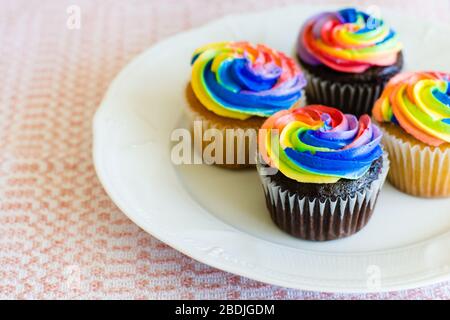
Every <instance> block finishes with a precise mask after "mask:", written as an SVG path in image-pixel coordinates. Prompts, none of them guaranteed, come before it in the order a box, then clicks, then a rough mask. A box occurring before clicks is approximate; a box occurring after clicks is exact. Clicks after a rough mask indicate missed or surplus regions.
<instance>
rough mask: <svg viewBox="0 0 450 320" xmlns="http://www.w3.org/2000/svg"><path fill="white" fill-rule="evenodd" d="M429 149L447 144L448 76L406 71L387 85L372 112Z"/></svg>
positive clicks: (449, 125) (449, 134)
mask: <svg viewBox="0 0 450 320" xmlns="http://www.w3.org/2000/svg"><path fill="white" fill-rule="evenodd" d="M372 114H373V116H374V118H375V119H376V120H377V121H379V122H392V123H395V124H398V125H400V126H401V127H402V128H403V129H404V130H405V131H406V132H408V133H409V134H410V135H412V136H413V137H414V138H416V139H417V140H420V141H422V142H424V143H426V144H428V145H431V146H439V145H441V144H443V143H445V142H450V74H448V73H442V72H406V73H401V74H398V75H396V76H395V77H393V78H392V79H391V80H390V81H389V82H388V83H387V85H386V87H385V89H384V91H383V93H382V95H381V97H380V98H379V99H378V100H377V101H376V103H375V106H374V109H373V111H372Z"/></svg>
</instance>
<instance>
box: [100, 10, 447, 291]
mask: <svg viewBox="0 0 450 320" xmlns="http://www.w3.org/2000/svg"><path fill="white" fill-rule="evenodd" d="M289 7H304V5H294V6H285V7H281V8H276V9H275V10H277V11H278V10H283V9H286V8H289ZM275 10H271V11H275ZM391 11H394V12H395V10H391ZM268 12H269V10H264V11H259V12H252V13H243V14H230V15H225V16H223V17H221V18H219V19H216V20H212V21H210V22H207V23H205V24H203V25H201V26H198V27H195V28H191V29H189V30H185V31H183V32H180V33H177V34H175V35H173V36H170V37H167V38H165V39H162V40H161V41H158V42H156V43H154V44H153V45H152V46H150V47H149V48H147V49H145V50H144V51H143V52H141V53H140V54H138V55H137V56H136V57H134V58H133V59H132V60H131V61H130V62H128V63H127V64H126V65H125V66H124V67H123V68H122V69H121V70H120V72H119V73H118V74H117V75H116V76H115V78H114V80H113V81H112V82H111V83H110V85H109V87H108V89H107V90H106V93H105V95H104V97H103V99H102V101H101V102H100V105H99V107H98V109H97V110H96V112H95V115H94V117H93V123H92V129H93V143H92V153H93V160H94V161H93V164H94V169H95V172H96V174H97V177H98V179H99V181H100V183H101V185H102V186H103V188H104V190H105V192H106V193H107V194H108V196H109V197H110V198H111V200H112V201H113V202H114V204H115V205H116V206H117V207H118V208H119V209H120V210H121V211H122V212H123V213H124V214H125V215H126V216H127V217H128V218H129V219H130V220H131V221H133V223H135V224H136V225H137V226H139V227H140V228H141V229H143V230H144V231H145V232H147V233H149V234H150V235H152V236H154V237H155V238H157V239H158V240H160V241H162V242H164V243H166V244H167V245H169V246H170V247H172V248H174V249H175V250H177V251H180V252H181V253H183V254H185V255H186V256H188V257H190V258H192V259H194V260H196V261H199V262H201V263H205V264H207V265H209V266H212V267H214V268H217V269H219V270H223V271H226V272H230V273H233V274H237V275H240V276H244V277H247V278H249V279H253V280H256V281H260V282H263V283H269V284H272V285H278V286H283V287H287V288H293V289H299V290H309V291H323V292H332V293H373V292H391V291H398V290H407V289H412V288H417V287H422V286H428V285H433V284H436V283H439V282H442V281H449V280H450V271H448V270H447V272H443V273H441V274H437V275H433V276H429V277H428V278H423V279H420V280H411V281H405V282H403V283H401V284H397V285H390V286H388V287H386V286H382V287H380V288H377V289H376V290H370V289H369V288H362V287H358V288H350V287H336V286H328V285H322V284H317V285H309V284H307V283H304V284H300V285H298V284H295V285H294V284H292V283H288V282H285V281H283V280H280V279H276V278H273V279H270V280H268V275H267V274H265V275H259V274H251V273H249V272H247V270H245V272H244V271H243V269H239V268H233V267H231V265H228V266H227V267H224V264H223V262H222V263H221V259H220V258H219V259H217V258H214V257H213V256H211V255H208V254H205V253H203V252H202V251H200V250H198V249H197V248H195V247H191V248H190V249H189V250H188V249H186V247H185V246H183V245H182V244H179V243H176V242H175V241H172V240H173V239H171V237H170V236H169V235H166V234H164V232H159V231H158V230H155V229H152V228H150V226H149V225H148V224H144V223H143V222H142V221H140V220H139V219H138V217H139V215H140V214H138V213H132V211H134V210H133V208H129V207H127V206H126V204H125V203H124V202H122V200H121V199H120V197H118V196H117V194H116V193H115V191H113V189H114V188H113V187H111V186H110V184H109V181H108V179H107V178H106V175H105V173H104V171H103V170H104V167H103V166H102V158H101V155H100V149H101V148H100V147H99V139H98V137H99V135H100V134H99V131H100V130H101V129H100V128H101V123H102V116H103V113H105V112H106V111H105V110H106V109H107V105H108V97H109V96H110V95H111V93H112V92H113V91H114V89H115V86H116V83H117V82H118V81H119V79H121V78H122V77H123V75H124V74H125V73H126V71H127V70H128V69H130V68H131V67H132V66H133V65H135V64H137V63H138V62H139V61H140V60H141V59H144V58H145V57H146V56H147V55H148V54H150V52H151V51H152V50H155V49H156V48H158V47H160V46H163V45H164V44H165V43H167V42H170V41H174V39H176V38H177V37H180V36H183V35H185V34H187V33H195V32H200V31H201V30H202V29H207V28H210V27H211V26H212V25H214V24H217V23H219V22H221V21H226V20H228V19H231V18H233V17H238V18H242V17H244V16H247V15H263V14H267V13H268ZM172 167H173V166H172ZM222 222H223V221H222ZM223 223H224V222H223ZM233 229H235V228H234V227H233ZM235 231H236V232H238V233H242V234H245V235H246V236H249V237H255V236H253V235H251V234H247V233H245V232H244V231H242V230H238V229H235ZM448 233H450V231H449V232H447V233H443V234H439V235H436V236H434V237H430V238H427V239H425V240H423V241H418V242H414V243H412V244H408V245H405V246H401V247H398V248H392V249H386V250H374V251H369V252H354V253H351V252H350V253H331V252H330V253H328V252H326V251H324V252H322V251H321V252H316V251H314V250H308V249H298V250H302V251H303V252H306V251H310V252H315V253H316V254H320V255H327V254H332V255H339V254H341V255H342V256H349V255H351V256H353V255H361V256H363V255H368V254H379V253H386V252H393V251H397V250H402V249H403V250H404V249H405V248H407V247H411V248H412V247H415V246H417V245H418V244H424V243H427V242H431V241H433V240H435V239H436V238H440V237H443V236H445V235H446V234H448ZM258 240H259V241H266V242H268V241H267V240H265V239H261V238H258ZM277 245H279V246H281V245H280V244H277ZM194 251H195V252H194Z"/></svg>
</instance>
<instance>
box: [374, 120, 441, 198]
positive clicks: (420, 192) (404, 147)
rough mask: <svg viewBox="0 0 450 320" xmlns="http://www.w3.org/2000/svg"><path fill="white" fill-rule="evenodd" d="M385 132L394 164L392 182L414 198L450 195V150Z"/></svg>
mask: <svg viewBox="0 0 450 320" xmlns="http://www.w3.org/2000/svg"><path fill="white" fill-rule="evenodd" d="M382 130H383V144H384V146H385V148H386V149H387V151H388V152H389V159H390V161H391V170H390V172H389V175H388V180H389V182H390V183H392V184H393V185H394V186H395V187H396V188H397V189H399V190H401V191H403V192H405V193H408V194H410V195H413V196H418V197H427V198H435V197H449V196H450V148H449V149H446V150H441V149H440V148H437V147H424V146H419V145H413V144H411V143H410V142H405V141H403V140H402V139H400V138H397V137H395V136H394V135H392V134H390V133H389V132H387V131H386V130H385V129H383V128H382Z"/></svg>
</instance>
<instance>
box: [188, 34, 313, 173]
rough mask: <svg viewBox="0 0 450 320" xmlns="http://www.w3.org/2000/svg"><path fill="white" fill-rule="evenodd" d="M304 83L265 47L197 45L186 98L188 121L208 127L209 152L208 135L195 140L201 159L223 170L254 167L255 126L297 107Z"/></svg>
mask: <svg viewBox="0 0 450 320" xmlns="http://www.w3.org/2000/svg"><path fill="white" fill-rule="evenodd" d="M305 85H306V80H305V78H304V76H303V74H302V73H301V71H300V68H299V67H298V65H297V64H296V62H295V61H294V60H293V59H291V58H289V57H287V56H286V55H285V54H284V53H282V52H278V51H276V50H273V49H271V48H269V47H267V46H265V45H262V44H258V45H253V44H250V43H248V42H220V43H211V44H208V45H205V46H204V47H201V48H198V49H197V50H196V51H195V52H194V54H193V57H192V78H191V81H190V83H189V84H188V85H187V87H186V97H187V102H188V113H189V114H190V116H191V119H192V120H193V123H197V124H200V125H198V126H197V129H198V128H199V129H198V130H197V131H203V132H206V131H208V129H211V130H209V132H210V133H211V132H212V133H213V135H214V136H215V138H216V139H215V141H214V143H215V146H216V148H215V150H214V151H213V152H209V151H210V149H211V148H210V147H211V144H210V141H208V140H209V139H202V141H203V142H202V143H201V144H199V145H200V147H201V148H200V149H201V150H199V151H200V152H202V155H203V157H204V160H205V161H206V162H207V163H214V164H218V165H222V166H225V167H228V168H243V167H248V166H254V165H255V158H256V146H257V130H258V129H259V128H260V127H261V125H262V124H263V122H264V120H265V119H266V118H267V117H269V116H271V115H272V114H274V113H276V112H278V111H280V110H285V109H289V108H291V107H293V106H299V105H300V98H301V97H302V89H303V88H304V87H305ZM195 121H197V122H195ZM196 134H197V135H198V134H201V133H199V132H195V130H194V137H195V135H196ZM218 137H220V138H218ZM206 154H208V155H211V154H212V157H210V158H212V159H209V160H208V159H205V158H206V156H207V155H206Z"/></svg>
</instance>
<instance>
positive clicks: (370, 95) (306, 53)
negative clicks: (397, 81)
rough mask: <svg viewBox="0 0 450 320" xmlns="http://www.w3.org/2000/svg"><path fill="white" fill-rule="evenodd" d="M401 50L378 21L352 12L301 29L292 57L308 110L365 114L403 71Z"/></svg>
mask: <svg viewBox="0 0 450 320" xmlns="http://www.w3.org/2000/svg"><path fill="white" fill-rule="evenodd" d="M401 49H402V45H401V44H400V42H399V40H398V36H397V34H396V33H395V32H394V31H393V30H392V29H390V28H389V27H388V26H387V25H386V24H385V22H384V21H383V20H381V19H376V18H374V17H372V16H369V15H368V14H366V13H364V12H362V11H358V10H356V9H353V8H350V9H343V10H340V11H335V12H324V13H321V14H318V15H316V16H314V17H312V18H310V19H309V20H308V21H306V23H305V24H304V25H303V27H302V28H301V31H300V35H299V37H298V42H297V57H298V60H299V61H300V65H301V66H302V68H303V70H304V72H305V75H306V78H307V80H308V84H307V87H306V98H307V101H308V103H309V104H312V103H318V104H324V105H328V106H332V107H336V108H341V110H342V111H344V112H345V113H351V114H355V115H357V116H359V115H362V114H366V113H370V111H371V110H372V107H373V104H374V102H375V100H376V99H377V98H378V97H379V96H380V95H381V92H382V90H383V88H384V86H385V84H386V83H387V81H388V80H389V79H390V78H391V77H393V76H394V75H395V74H397V73H398V72H400V70H401V69H402V66H403V55H402V51H401Z"/></svg>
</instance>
